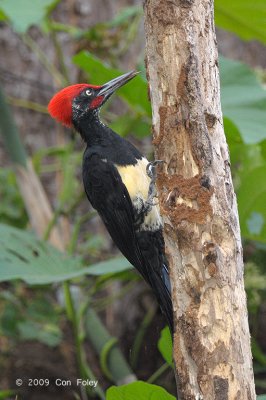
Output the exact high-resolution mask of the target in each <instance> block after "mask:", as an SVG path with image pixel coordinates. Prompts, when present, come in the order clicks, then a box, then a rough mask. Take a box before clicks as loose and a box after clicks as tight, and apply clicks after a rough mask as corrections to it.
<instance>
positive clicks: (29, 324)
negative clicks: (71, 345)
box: [0, 290, 62, 347]
mask: <svg viewBox="0 0 266 400" xmlns="http://www.w3.org/2000/svg"><path fill="white" fill-rule="evenodd" d="M1 300H2V304H1V308H0V334H1V335H5V336H7V337H10V338H11V339H13V340H21V341H23V340H38V341H40V342H41V343H44V344H46V345H48V346H51V347H53V346H57V345H58V344H59V343H60V341H61V339H62V332H61V330H60V328H59V318H60V315H59V312H58V309H57V308H56V307H55V306H54V304H52V302H51V299H49V300H48V299H47V298H46V299H45V300H46V301H44V299H43V295H40V294H39V295H38V294H37V297H36V298H34V299H29V300H28V299H27V298H25V299H21V298H20V297H18V296H15V295H14V294H13V293H12V292H10V291H7V290H6V291H3V292H2V293H1Z"/></svg>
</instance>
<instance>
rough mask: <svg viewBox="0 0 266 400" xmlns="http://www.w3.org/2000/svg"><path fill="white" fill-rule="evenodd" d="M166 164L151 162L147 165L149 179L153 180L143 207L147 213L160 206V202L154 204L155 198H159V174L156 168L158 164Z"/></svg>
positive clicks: (157, 161) (161, 161)
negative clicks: (157, 181)
mask: <svg viewBox="0 0 266 400" xmlns="http://www.w3.org/2000/svg"><path fill="white" fill-rule="evenodd" d="M164 162H165V161H163V160H155V161H152V162H149V163H148V164H147V167H146V172H147V175H148V177H149V178H150V179H151V181H150V185H149V190H148V198H147V200H146V202H145V204H144V206H143V207H144V212H145V213H147V212H148V211H150V209H151V207H153V206H156V205H158V202H154V198H155V197H157V190H156V186H155V181H156V178H157V173H156V170H155V167H156V166H157V165H158V164H162V163H164Z"/></svg>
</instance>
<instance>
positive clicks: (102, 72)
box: [73, 51, 151, 115]
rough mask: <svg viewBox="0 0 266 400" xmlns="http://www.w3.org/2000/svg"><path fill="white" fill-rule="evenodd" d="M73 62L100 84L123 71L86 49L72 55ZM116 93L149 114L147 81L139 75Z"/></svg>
mask: <svg viewBox="0 0 266 400" xmlns="http://www.w3.org/2000/svg"><path fill="white" fill-rule="evenodd" d="M73 62H74V63H75V64H76V65H78V66H79V67H80V68H81V69H82V70H83V71H85V72H87V73H88V74H89V78H90V82H92V83H94V84H97V85H102V84H104V83H106V82H108V81H109V80H111V79H113V78H116V77H117V76H119V75H122V74H123V72H122V71H120V70H118V69H114V68H111V67H109V66H108V65H106V64H104V63H103V62H102V61H101V60H99V59H98V58H97V57H94V56H93V55H92V54H90V53H89V52H88V51H81V52H80V53H78V54H77V55H75V56H74V57H73ZM117 94H118V95H119V96H120V97H122V99H123V100H125V101H126V102H127V103H128V104H129V105H130V106H131V107H133V108H134V109H135V110H136V111H141V112H145V113H146V114H147V115H151V106H150V103H149V101H148V96H147V83H146V82H145V80H144V79H143V78H142V77H141V76H140V75H138V76H136V77H135V78H134V80H133V81H132V82H130V83H128V84H127V85H125V86H123V87H122V88H121V89H119V90H118V92H117Z"/></svg>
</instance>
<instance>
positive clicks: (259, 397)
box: [257, 394, 266, 400]
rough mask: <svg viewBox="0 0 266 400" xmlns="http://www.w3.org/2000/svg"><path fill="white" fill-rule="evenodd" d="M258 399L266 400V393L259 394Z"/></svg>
mask: <svg viewBox="0 0 266 400" xmlns="http://www.w3.org/2000/svg"><path fill="white" fill-rule="evenodd" d="M257 400H266V394H260V395H259V396H257Z"/></svg>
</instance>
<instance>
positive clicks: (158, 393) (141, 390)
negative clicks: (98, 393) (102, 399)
mask: <svg viewBox="0 0 266 400" xmlns="http://www.w3.org/2000/svg"><path fill="white" fill-rule="evenodd" d="M135 399H138V400H175V397H174V396H172V395H171V394H169V393H168V392H167V391H166V390H165V389H163V388H162V387H160V386H157V385H151V384H150V383H145V382H142V381H137V382H133V383H129V384H128V385H123V386H112V387H110V388H109V389H108V390H107V396H106V400H135Z"/></svg>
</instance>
